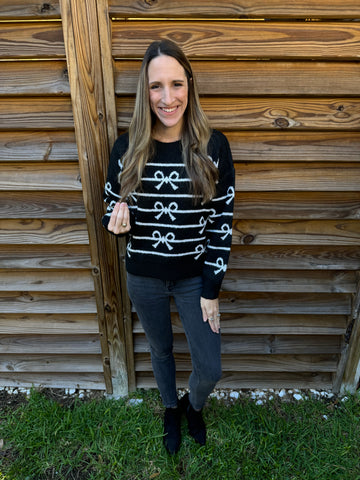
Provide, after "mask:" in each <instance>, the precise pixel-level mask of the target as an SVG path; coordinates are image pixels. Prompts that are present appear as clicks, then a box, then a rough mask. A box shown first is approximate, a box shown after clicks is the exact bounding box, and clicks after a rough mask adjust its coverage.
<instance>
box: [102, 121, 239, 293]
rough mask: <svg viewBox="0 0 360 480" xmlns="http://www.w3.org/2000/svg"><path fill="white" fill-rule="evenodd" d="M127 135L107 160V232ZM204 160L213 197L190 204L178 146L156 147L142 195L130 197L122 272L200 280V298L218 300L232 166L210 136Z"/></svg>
mask: <svg viewBox="0 0 360 480" xmlns="http://www.w3.org/2000/svg"><path fill="white" fill-rule="evenodd" d="M128 141H129V139H128V134H123V135H121V136H120V137H119V138H118V139H117V140H116V142H115V144H114V147H113V149H112V153H111V156H110V164H109V170H108V177H107V182H106V185H105V192H104V199H105V202H106V203H107V204H108V207H107V213H106V214H105V215H104V217H103V219H102V222H103V225H104V227H105V228H107V226H108V223H109V220H110V216H111V212H112V211H113V208H114V206H115V203H116V202H118V201H119V199H120V197H119V191H120V185H119V183H118V175H119V173H120V172H121V170H122V156H123V155H124V153H125V152H126V150H127V148H128ZM208 154H209V155H210V157H211V159H212V161H213V162H214V164H215V165H216V166H217V168H218V170H219V182H218V183H217V188H216V190H217V193H216V196H215V197H214V198H213V199H212V200H211V201H210V202H208V203H206V204H201V203H200V202H198V203H197V204H194V202H193V196H192V195H191V193H190V179H189V177H188V175H187V172H186V169H185V166H184V163H183V160H182V154H181V141H177V142H173V143H161V142H158V141H155V155H154V157H153V158H152V159H151V160H150V161H148V163H147V164H146V167H145V170H144V172H143V176H142V188H141V190H139V191H137V192H134V193H133V194H132V195H131V197H132V202H128V205H129V209H130V224H131V230H130V234H129V241H128V245H127V255H126V269H127V271H128V272H130V273H132V274H134V275H141V276H147V277H155V278H161V279H163V280H179V279H182V278H188V277H194V276H198V275H202V278H203V291H202V296H203V297H204V298H208V299H214V298H217V297H218V294H219V290H220V287H221V282H222V280H223V277H224V274H225V271H226V267H227V262H228V258H229V253H230V246H231V234H232V216H233V204H234V177H235V175H234V166H233V162H232V157H231V152H230V147H229V143H228V141H227V139H226V137H225V136H224V135H223V134H222V133H221V132H219V131H217V130H213V133H212V136H211V139H210V142H209V146H208Z"/></svg>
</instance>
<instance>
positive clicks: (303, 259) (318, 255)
mask: <svg viewBox="0 0 360 480" xmlns="http://www.w3.org/2000/svg"><path fill="white" fill-rule="evenodd" d="M229 268H239V269H242V268H245V269H259V268H260V269H281V270H292V269H294V270H309V269H310V270H315V271H316V270H352V271H353V270H359V269H360V249H359V247H358V246H349V245H348V246H339V245H336V246H332V245H327V246H326V247H318V246H316V245H292V246H291V245H289V246H286V245H282V246H279V245H277V246H275V245H266V246H263V245H251V246H246V245H236V246H233V247H232V250H231V256H230V260H229Z"/></svg>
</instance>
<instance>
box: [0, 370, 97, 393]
mask: <svg viewBox="0 0 360 480" xmlns="http://www.w3.org/2000/svg"><path fill="white" fill-rule="evenodd" d="M0 385H1V386H2V387H13V388H16V387H21V388H29V389H30V388H33V387H41V388H75V389H86V390H101V391H105V383H104V374H103V373H82V374H81V375H79V373H78V372H77V373H56V374H55V373H53V372H50V373H41V372H35V373H27V372H21V373H19V372H9V373H7V374H5V373H3V374H2V375H1V378H0Z"/></svg>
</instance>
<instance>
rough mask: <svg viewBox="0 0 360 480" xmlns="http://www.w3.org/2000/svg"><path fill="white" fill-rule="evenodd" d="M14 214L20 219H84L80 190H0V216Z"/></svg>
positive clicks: (9, 216)
mask: <svg viewBox="0 0 360 480" xmlns="http://www.w3.org/2000/svg"><path fill="white" fill-rule="evenodd" d="M0 171H1V166H0ZM55 171H56V169H54V172H55ZM14 216H15V217H18V218H22V219H28V218H58V219H60V218H66V219H70V218H77V219H79V218H82V219H84V218H85V207H84V201H83V196H82V192H80V191H79V192H66V193H65V192H26V191H23V190H19V191H15V192H1V191H0V218H11V217H14Z"/></svg>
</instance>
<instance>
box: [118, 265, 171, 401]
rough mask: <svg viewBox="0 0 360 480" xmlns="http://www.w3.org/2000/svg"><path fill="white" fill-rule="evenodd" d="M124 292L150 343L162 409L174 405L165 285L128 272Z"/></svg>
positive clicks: (167, 292)
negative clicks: (125, 290)
mask: <svg viewBox="0 0 360 480" xmlns="http://www.w3.org/2000/svg"><path fill="white" fill-rule="evenodd" d="M127 281H128V292H129V296H130V299H131V302H132V303H133V305H134V307H135V310H136V312H137V314H138V316H139V319H140V321H141V324H142V326H143V328H144V331H145V334H146V337H147V339H148V342H149V344H150V352H151V361H152V366H153V371H154V375H155V379H156V382H157V384H158V388H159V391H160V395H161V398H162V400H163V403H164V406H165V407H166V408H173V407H176V406H177V402H178V398H177V393H176V377H175V360H174V356H173V333H172V327H171V317H170V293H169V288H168V283H169V282H165V281H163V280H159V279H156V278H150V277H141V276H138V275H132V274H129V273H128V276H127Z"/></svg>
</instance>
